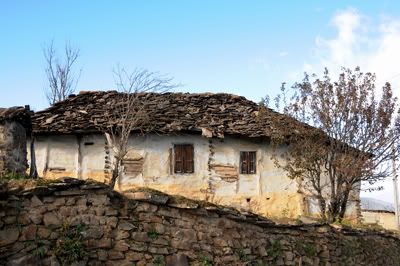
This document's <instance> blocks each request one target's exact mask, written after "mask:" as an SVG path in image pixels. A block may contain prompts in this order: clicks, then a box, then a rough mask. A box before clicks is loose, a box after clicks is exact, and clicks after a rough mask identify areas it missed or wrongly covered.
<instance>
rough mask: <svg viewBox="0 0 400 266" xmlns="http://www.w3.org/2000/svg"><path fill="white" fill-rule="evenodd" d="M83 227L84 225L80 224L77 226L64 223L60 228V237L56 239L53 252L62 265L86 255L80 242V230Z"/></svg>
mask: <svg viewBox="0 0 400 266" xmlns="http://www.w3.org/2000/svg"><path fill="white" fill-rule="evenodd" d="M85 229H86V226H85V225H82V224H79V225H77V226H71V225H69V224H64V225H63V226H62V228H61V229H60V237H59V239H58V240H57V243H56V247H55V251H54V254H55V255H56V257H57V258H58V259H59V261H60V262H61V264H62V265H70V264H71V263H73V262H77V261H80V260H82V259H84V258H85V256H86V255H87V254H86V251H85V250H84V247H83V243H82V242H83V236H82V232H83V231H84V230H85Z"/></svg>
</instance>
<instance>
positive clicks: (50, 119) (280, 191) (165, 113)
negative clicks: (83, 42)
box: [28, 91, 358, 218]
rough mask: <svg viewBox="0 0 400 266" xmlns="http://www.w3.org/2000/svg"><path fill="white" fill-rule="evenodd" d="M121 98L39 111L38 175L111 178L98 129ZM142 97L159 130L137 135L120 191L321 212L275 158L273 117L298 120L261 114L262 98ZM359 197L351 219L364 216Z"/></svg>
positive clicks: (78, 100) (74, 99)
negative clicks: (138, 190) (152, 191)
mask: <svg viewBox="0 0 400 266" xmlns="http://www.w3.org/2000/svg"><path fill="white" fill-rule="evenodd" d="M117 95H118V93H117V92H115V91H109V92H100V91H98V92H82V93H80V94H79V95H72V96H70V97H69V98H68V99H66V100H65V101H62V102H59V103H56V104H55V105H54V106H52V107H50V108H48V109H46V110H43V111H40V112H37V113H35V114H34V115H33V117H32V124H33V135H34V140H35V148H34V153H35V157H36V161H35V165H36V168H37V171H38V174H39V176H43V177H45V178H57V177H62V176H72V177H78V178H81V179H89V178H90V179H95V180H98V181H103V182H108V181H109V179H110V173H111V161H112V159H113V156H112V150H111V149H110V147H108V145H107V141H106V139H105V136H104V134H103V133H101V132H99V129H98V128H99V125H101V124H102V123H105V119H106V118H105V116H104V113H105V112H106V111H107V110H109V108H113V106H115V105H116V104H118V103H117ZM143 97H146V99H147V100H146V102H149V104H148V105H147V106H146V108H148V109H147V110H149V111H150V110H152V112H151V116H152V117H151V121H153V122H154V128H153V129H152V132H150V133H147V134H140V133H139V132H133V133H132V135H131V137H130V140H129V147H130V151H129V153H128V156H127V158H126V160H125V161H124V167H123V176H122V178H120V180H118V183H117V189H119V190H128V189H131V188H135V187H139V186H145V187H149V188H153V189H157V190H160V191H164V192H166V193H169V194H178V195H183V196H186V197H189V198H192V199H200V200H208V201H211V202H214V203H218V204H224V205H230V206H234V207H237V208H239V209H244V210H248V211H252V212H255V213H258V214H261V215H267V216H286V217H287V216H289V217H293V218H295V217H298V216H299V215H309V214H312V213H316V212H317V210H316V209H315V206H314V205H313V204H312V202H313V201H312V200H311V199H310V198H308V196H307V195H305V193H304V192H303V191H302V189H301V187H300V186H299V184H298V183H297V182H296V181H294V180H291V179H289V178H288V177H287V176H286V174H285V172H283V171H282V170H281V169H278V168H277V167H276V166H275V165H274V162H273V160H272V159H271V155H272V152H273V150H272V147H271V145H270V143H269V138H270V136H271V134H272V132H273V131H274V130H278V129H276V128H274V127H273V126H272V123H271V121H273V120H274V119H275V120H279V121H281V124H282V128H280V129H279V130H282V132H285V131H287V128H285V125H288V123H293V120H291V119H289V118H288V117H286V116H285V115H282V114H279V113H276V112H274V111H272V110H269V109H266V110H264V113H263V115H262V116H261V115H260V108H259V106H258V105H257V104H256V103H254V102H252V101H249V100H247V99H245V98H244V97H240V96H235V95H231V94H223V93H218V94H211V93H204V94H188V93H165V94H154V93H149V94H145V95H143ZM154 110H155V111H154ZM286 133H287V132H286ZM28 146H30V144H29V143H28ZM30 164H31V165H32V162H30ZM354 200H355V201H354V202H352V203H351V208H349V214H350V215H352V216H356V215H357V206H358V205H357V202H358V201H357V200H358V198H357V197H356V198H355V199H354Z"/></svg>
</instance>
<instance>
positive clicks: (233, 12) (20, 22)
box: [0, 0, 400, 110]
mask: <svg viewBox="0 0 400 266" xmlns="http://www.w3.org/2000/svg"><path fill="white" fill-rule="evenodd" d="M348 11H351V12H352V11H354V12H356V13H357V14H359V15H360V16H363V17H366V18H367V20H368V21H369V22H370V23H374V24H376V23H379V21H381V20H382V18H383V17H385V16H386V17H394V18H398V19H400V8H399V4H398V3H396V1H379V2H378V1H369V2H367V1H355V2H349V1H342V2H340V1H329V2H328V1H324V2H318V1H307V2H306V4H305V3H304V1H301V2H300V1H292V2H283V1H282V3H278V1H274V2H272V1H151V0H150V1H2V2H1V3H0V32H1V40H2V41H1V42H0V89H1V92H2V97H1V98H0V106H11V105H24V104H30V105H31V106H32V107H33V108H34V109H36V110H38V109H42V108H44V107H46V106H47V102H46V99H45V97H44V94H43V88H44V87H45V86H46V83H45V76H44V71H43V68H44V60H43V53H42V48H43V47H44V46H45V45H46V43H49V42H51V40H54V42H55V45H56V47H58V49H59V50H61V49H62V47H63V45H64V43H65V41H69V42H71V43H72V45H74V46H76V47H79V49H80V50H81V57H80V58H79V62H78V64H77V66H78V67H79V68H82V69H83V72H82V75H81V78H80V82H79V84H78V87H77V90H78V91H79V90H104V89H112V88H114V80H113V77H112V69H113V67H114V66H115V65H116V64H118V63H119V64H120V65H122V66H124V67H126V68H127V69H134V68H135V67H142V68H147V69H150V70H154V71H160V72H161V73H167V74H169V75H171V76H173V77H174V78H175V80H176V81H177V82H180V83H182V84H183V87H181V88H180V90H182V91H190V92H205V91H211V92H217V91H224V92H231V93H235V94H240V95H244V96H246V97H247V98H250V99H253V100H256V101H258V100H259V99H260V98H261V97H262V96H264V95H265V94H267V93H273V92H274V91H276V90H277V89H278V88H279V86H280V84H281V82H289V83H290V82H293V81H295V80H296V79H300V78H301V75H302V73H303V71H304V70H308V71H311V70H312V71H316V72H318V71H319V70H320V69H322V68H323V67H324V64H323V62H322V59H321V58H319V57H321V56H320V55H319V54H318V51H316V49H317V50H318V49H319V48H320V47H316V46H317V45H318V44H317V42H318V38H323V39H327V40H328V41H329V40H331V39H335V38H336V37H337V36H338V29H337V27H335V25H333V24H332V20H333V19H334V17H335V16H337V15H338V14H340V13H341V12H342V13H343V12H348ZM373 34H375V33H372V34H370V35H373ZM325 48H326V47H325ZM323 49H324V48H321V49H320V50H323ZM325 50H326V49H325ZM323 53H325V54H326V53H329V52H327V51H323ZM320 61H321V62H320ZM325 65H329V64H328V63H327V64H325ZM335 67H337V66H335ZM398 72H400V69H399V70H398Z"/></svg>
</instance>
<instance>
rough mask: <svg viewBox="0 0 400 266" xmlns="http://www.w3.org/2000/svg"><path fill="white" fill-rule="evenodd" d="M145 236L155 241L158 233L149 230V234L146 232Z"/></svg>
mask: <svg viewBox="0 0 400 266" xmlns="http://www.w3.org/2000/svg"><path fill="white" fill-rule="evenodd" d="M147 236H148V237H149V238H150V239H151V240H156V239H157V238H158V233H157V231H156V230H150V231H149V232H147Z"/></svg>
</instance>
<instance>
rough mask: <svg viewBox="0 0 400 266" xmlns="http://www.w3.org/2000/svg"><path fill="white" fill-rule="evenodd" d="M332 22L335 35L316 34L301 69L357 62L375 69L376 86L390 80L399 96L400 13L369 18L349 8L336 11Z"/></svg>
mask: <svg viewBox="0 0 400 266" xmlns="http://www.w3.org/2000/svg"><path fill="white" fill-rule="evenodd" d="M331 26H332V27H333V28H334V29H335V35H334V36H333V37H332V38H327V37H325V36H316V38H315V45H314V47H313V56H312V57H311V58H309V59H308V60H306V61H305V63H304V64H303V69H302V71H301V72H303V71H308V72H310V70H313V71H316V70H318V72H321V71H322V70H323V68H324V67H328V69H329V70H330V71H331V72H332V73H337V72H338V71H340V68H341V67H343V66H344V67H349V68H354V67H356V66H360V67H361V70H362V71H370V72H374V73H376V75H377V85H378V86H381V85H383V84H384V82H386V81H389V82H390V83H391V84H392V85H393V90H394V92H395V94H396V95H397V96H400V67H399V66H400V17H398V18H393V17H392V18H388V17H380V18H372V17H367V16H365V15H363V14H361V13H360V12H359V11H357V10H356V9H352V8H350V9H346V10H342V11H339V12H337V13H336V14H335V15H334V16H333V17H332V19H331ZM289 75H290V76H291V77H293V73H290V74H289ZM299 75H302V73H299Z"/></svg>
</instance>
